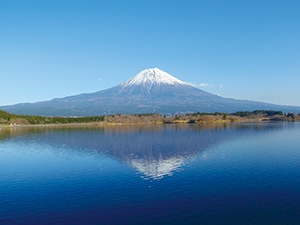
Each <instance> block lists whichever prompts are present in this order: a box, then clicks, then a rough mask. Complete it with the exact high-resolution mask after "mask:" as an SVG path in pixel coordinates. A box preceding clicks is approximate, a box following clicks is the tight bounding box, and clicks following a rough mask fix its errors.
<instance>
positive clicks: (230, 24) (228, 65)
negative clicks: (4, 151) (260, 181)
mask: <svg viewBox="0 0 300 225" xmlns="http://www.w3.org/2000/svg"><path fill="white" fill-rule="evenodd" d="M299 12H300V1H298V0H295V1H291V0H286V1H283V0H282V1H279V0H252V1H251V0H247V1H246V0H245V1H244V0H235V1H234V0H231V1H226V0H219V1H214V0H207V1H201V0H198V1H183V0H182V1H181V0H178V1H176V0H172V1H171V0H170V1H168V0H160V1H155V0H150V1H143V0H140V1H138V0H136V1H130V0H126V1H123V0H122V1H113V0H109V1H100V0H99V1H88V0H82V1H64V0H51V1H43V0H37V1H29V0H28V1H23V0H19V1H14V0H11V1H6V0H0V82H1V83H0V105H8V104H15V103H20V102H36V101H43V100H50V99H52V98H57V97H65V96H69V95H76V94H80V93H90V92H95V91H99V90H103V89H106V88H109V87H112V86H115V85H117V84H119V83H121V82H123V81H125V80H127V79H129V78H131V77H132V76H134V75H136V74H137V73H138V72H140V71H141V70H143V69H146V68H151V67H158V68H160V69H162V70H164V71H166V72H168V73H170V74H171V75H173V76H175V77H177V78H179V79H181V80H183V81H187V82H190V83H192V84H194V85H196V86H198V87H199V88H201V89H202V90H205V91H208V92H210V93H214V94H219V95H221V96H223V97H229V98H236V99H245V100H256V101H263V102H269V103H276V104H284V105H297V106H300V89H299V85H300V13H299Z"/></svg>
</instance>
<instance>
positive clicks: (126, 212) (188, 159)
mask: <svg viewBox="0 0 300 225" xmlns="http://www.w3.org/2000/svg"><path fill="white" fill-rule="evenodd" d="M0 224H4V225H6V224H272V225H274V224H289V225H291V224H297V225H298V224H300V123H298V122H294V123H293V122H290V123H287V122H284V123H253V124H250V123H249V124H248V123H243V124H236V123H231V124H207V125H195V124H191V125H176V124H167V125H115V126H79V127H74V126H73V127H11V128H4V127H2V128H1V127H0Z"/></svg>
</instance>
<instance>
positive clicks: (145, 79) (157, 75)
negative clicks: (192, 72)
mask: <svg viewBox="0 0 300 225" xmlns="http://www.w3.org/2000/svg"><path fill="white" fill-rule="evenodd" d="M141 84H142V85H144V84H169V85H190V84H189V83H187V82H183V81H181V80H179V79H177V78H176V77H173V76H171V75H170V74H168V73H166V72H164V71H162V70H160V69H158V68H149V69H146V70H143V71H141V72H139V73H138V74H137V75H135V76H134V77H133V78H131V79H129V80H127V81H125V82H124V83H122V85H123V86H132V85H141Z"/></svg>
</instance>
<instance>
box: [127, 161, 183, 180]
mask: <svg viewBox="0 0 300 225" xmlns="http://www.w3.org/2000/svg"><path fill="white" fill-rule="evenodd" d="M184 161H185V158H184V157H173V158H169V159H163V158H159V159H148V160H145V159H133V160H131V161H130V164H131V165H132V166H133V167H134V168H136V169H137V170H138V171H139V172H141V173H143V174H145V175H146V176H147V177H151V178H153V179H160V178H163V177H164V176H166V175H172V173H173V172H174V171H177V170H178V168H180V166H182V165H183V164H184Z"/></svg>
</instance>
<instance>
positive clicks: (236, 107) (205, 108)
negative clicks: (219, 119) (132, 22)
mask: <svg viewBox="0 0 300 225" xmlns="http://www.w3.org/2000/svg"><path fill="white" fill-rule="evenodd" d="M0 109H2V110H6V111H8V112H10V113H16V114H30V115H44V116H88V115H109V114H141V113H160V114H164V115H169V114H178V113H188V112H198V111H200V112H228V113H229V112H236V111H253V110H257V109H262V110H280V111H283V112H294V113H299V112H300V107H296V106H281V105H274V104H268V103H262V102H255V101H245V100H235V99H230V98H223V97H220V96H217V95H214V94H210V93H208V92H205V91H203V90H200V89H198V88H196V87H194V86H192V85H191V84H189V83H187V82H184V81H181V80H179V79H177V78H175V77H173V76H171V75H170V74H168V73H166V72H164V71H162V70H160V69H158V68H150V69H146V70H143V71H141V72H140V73H138V74H137V75H136V76H134V77H132V78H131V79H129V80H127V81H125V82H123V83H121V84H119V85H117V86H115V87H112V88H109V89H105V90H102V91H98V92H94V93H89V94H80V95H74V96H69V97H65V98H56V99H53V100H50V101H43V102H36V103H21V104H16V105H10V106H2V107H0Z"/></svg>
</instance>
